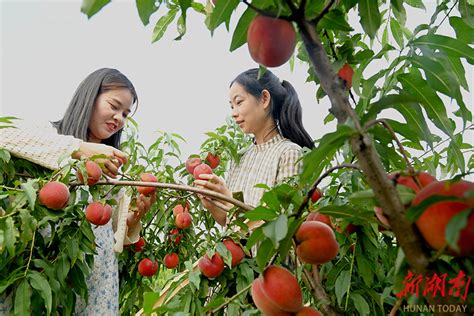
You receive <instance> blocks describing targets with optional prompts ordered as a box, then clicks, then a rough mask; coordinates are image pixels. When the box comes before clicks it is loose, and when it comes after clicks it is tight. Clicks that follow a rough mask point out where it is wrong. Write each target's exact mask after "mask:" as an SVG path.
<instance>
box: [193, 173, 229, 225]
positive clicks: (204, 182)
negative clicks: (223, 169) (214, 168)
mask: <svg viewBox="0 0 474 316" xmlns="http://www.w3.org/2000/svg"><path fill="white" fill-rule="evenodd" d="M194 184H195V185H196V186H198V187H201V188H204V189H208V190H211V191H214V192H216V193H220V194H223V195H226V196H228V197H232V192H231V191H230V190H229V189H228V188H227V186H226V185H225V182H224V180H223V179H222V178H221V177H218V176H216V175H215V174H201V175H200V179H197V180H194ZM198 197H199V199H200V200H201V203H202V205H203V206H204V207H205V208H206V209H207V210H209V212H210V213H211V215H212V217H214V219H215V220H216V222H217V223H219V224H220V225H222V226H224V225H226V224H227V212H225V211H224V210H222V209H221V208H219V207H218V206H217V205H216V203H213V202H212V201H213V199H214V198H212V197H208V196H203V195H201V194H198ZM219 202H220V203H221V204H223V205H224V206H226V207H228V208H231V207H232V205H231V204H230V203H227V202H224V201H219Z"/></svg>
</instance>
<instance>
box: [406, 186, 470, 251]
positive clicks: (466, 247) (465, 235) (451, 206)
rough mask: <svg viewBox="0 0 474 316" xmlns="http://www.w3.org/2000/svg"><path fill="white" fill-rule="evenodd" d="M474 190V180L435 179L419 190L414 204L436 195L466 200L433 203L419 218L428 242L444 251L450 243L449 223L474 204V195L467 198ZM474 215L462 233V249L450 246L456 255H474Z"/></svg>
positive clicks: (422, 232)
mask: <svg viewBox="0 0 474 316" xmlns="http://www.w3.org/2000/svg"><path fill="white" fill-rule="evenodd" d="M472 191H474V183H473V182H469V181H465V180H461V181H457V182H450V181H439V182H432V183H431V184H429V185H427V186H426V187H424V188H423V189H422V190H421V191H419V192H418V193H417V194H416V196H415V198H414V199H413V205H415V206H416V205H419V204H420V203H422V202H423V201H424V200H426V199H428V198H429V197H431V196H434V195H441V196H455V197H458V198H461V199H462V201H449V200H448V201H439V202H435V203H433V204H431V205H429V206H428V207H427V208H426V209H425V211H424V212H423V214H422V215H421V216H420V217H419V218H418V220H417V221H416V226H417V227H418V229H419V230H420V233H421V234H422V235H423V238H424V239H425V240H426V242H427V243H428V244H429V245H430V246H431V247H432V248H433V249H435V250H440V249H441V248H442V247H443V246H444V245H445V244H446V225H447V224H448V222H449V221H450V220H451V218H453V216H455V215H456V214H458V213H460V212H461V211H463V210H466V209H472V208H473V207H474V198H472V197H465V194H466V193H468V192H472ZM473 241H474V214H472V213H471V215H470V216H469V217H468V220H467V225H466V227H464V228H463V229H462V230H461V232H460V235H459V239H458V243H457V245H458V247H459V251H455V250H454V249H448V253H450V254H452V255H455V256H460V257H463V256H472V255H474V242H473Z"/></svg>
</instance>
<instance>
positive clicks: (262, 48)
mask: <svg viewBox="0 0 474 316" xmlns="http://www.w3.org/2000/svg"><path fill="white" fill-rule="evenodd" d="M247 43H248V48H249V52H250V56H252V58H253V60H254V61H256V62H257V63H259V64H261V65H264V66H266V67H278V66H281V65H283V64H284V63H286V62H287V61H288V59H290V57H291V55H293V52H294V50H295V47H296V33H295V28H294V27H293V24H292V23H291V22H289V21H286V20H282V19H278V18H272V17H267V16H264V15H257V16H256V17H255V18H254V19H253V20H252V22H250V25H249V28H248V31H247Z"/></svg>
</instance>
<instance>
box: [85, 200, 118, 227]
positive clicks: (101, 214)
mask: <svg viewBox="0 0 474 316" xmlns="http://www.w3.org/2000/svg"><path fill="white" fill-rule="evenodd" d="M111 217H112V207H111V206H110V205H108V204H102V203H100V202H92V203H90V204H89V205H88V206H87V208H86V219H87V221H88V222H89V223H91V224H94V225H97V226H102V225H105V224H107V223H108V222H109V220H110V218H111Z"/></svg>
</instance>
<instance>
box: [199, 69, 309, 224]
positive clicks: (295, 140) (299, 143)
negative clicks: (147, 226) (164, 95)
mask: <svg viewBox="0 0 474 316" xmlns="http://www.w3.org/2000/svg"><path fill="white" fill-rule="evenodd" d="M229 102H230V106H231V109H232V117H233V119H234V120H235V122H236V123H237V124H238V125H239V126H240V128H241V129H242V131H243V132H244V133H245V134H252V135H253V136H254V143H253V144H252V145H251V146H250V147H249V148H248V149H247V150H246V151H245V152H244V153H243V155H242V157H241V159H240V161H239V163H236V162H231V164H230V168H229V170H228V172H227V176H226V179H225V181H224V179H222V178H220V177H218V176H216V175H204V174H203V175H201V179H200V180H196V181H195V184H196V185H198V186H201V187H204V188H206V189H210V190H213V191H216V192H219V193H222V194H225V195H227V196H232V192H239V191H240V192H242V193H243V196H244V202H245V203H247V204H250V205H252V206H256V205H257V204H258V203H259V201H260V199H261V198H262V195H263V193H264V192H265V190H264V189H262V188H256V187H255V185H256V184H259V183H262V184H265V185H267V186H269V187H272V186H274V185H276V184H278V183H281V182H282V181H283V180H284V179H286V178H288V177H291V176H294V175H296V174H298V173H299V172H300V171H301V163H300V162H299V159H300V158H301V156H302V148H303V147H307V148H313V147H314V143H313V141H312V139H311V137H310V136H309V134H308V133H307V132H306V130H305V129H304V127H303V124H302V109H301V104H300V101H299V99H298V95H297V93H296V91H295V89H294V88H293V86H292V85H291V84H290V83H289V82H288V81H285V80H283V81H282V82H280V79H278V77H276V76H275V75H274V74H273V73H272V72H271V71H269V70H266V71H265V74H263V76H261V78H258V69H250V70H247V71H245V72H243V73H241V74H240V75H238V76H237V77H236V78H235V79H234V80H233V81H232V82H231V85H230V90H229ZM201 201H202V203H203V206H204V207H205V208H206V209H208V210H209V212H210V213H211V215H212V216H213V217H214V219H215V220H216V222H217V223H219V224H220V225H226V224H227V223H228V220H229V219H228V218H227V213H226V212H225V211H223V210H222V209H221V208H219V207H218V206H217V205H216V203H213V202H212V201H210V200H209V198H208V197H201ZM228 206H230V205H228Z"/></svg>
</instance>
